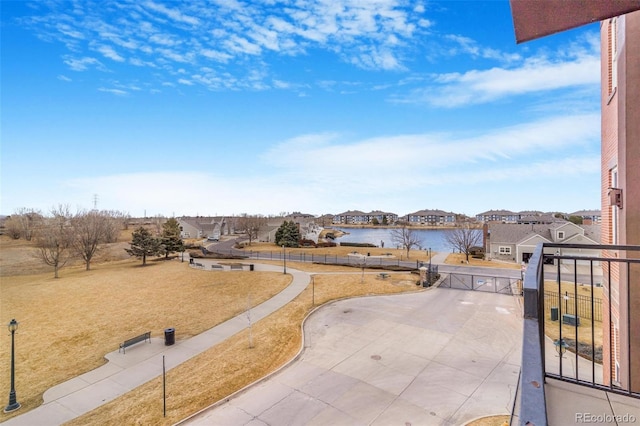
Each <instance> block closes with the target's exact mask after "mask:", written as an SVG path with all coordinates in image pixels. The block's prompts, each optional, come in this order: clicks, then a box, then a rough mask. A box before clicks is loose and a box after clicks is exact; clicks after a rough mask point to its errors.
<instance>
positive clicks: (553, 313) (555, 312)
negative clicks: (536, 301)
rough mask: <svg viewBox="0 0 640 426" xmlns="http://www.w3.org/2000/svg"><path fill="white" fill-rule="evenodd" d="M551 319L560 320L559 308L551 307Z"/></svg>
mask: <svg viewBox="0 0 640 426" xmlns="http://www.w3.org/2000/svg"><path fill="white" fill-rule="evenodd" d="M551 321H558V308H557V307H553V306H552V307H551Z"/></svg>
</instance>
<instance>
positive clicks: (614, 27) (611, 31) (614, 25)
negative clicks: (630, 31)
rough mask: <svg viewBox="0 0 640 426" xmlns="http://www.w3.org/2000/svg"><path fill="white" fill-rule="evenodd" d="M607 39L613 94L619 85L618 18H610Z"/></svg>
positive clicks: (611, 91) (610, 82) (610, 86)
mask: <svg viewBox="0 0 640 426" xmlns="http://www.w3.org/2000/svg"><path fill="white" fill-rule="evenodd" d="M607 39H608V40H607V41H608V46H607V65H608V66H607V68H608V71H609V81H608V89H609V95H612V94H613V92H614V91H615V89H616V87H617V86H618V18H611V19H610V20H609V27H608V29H607Z"/></svg>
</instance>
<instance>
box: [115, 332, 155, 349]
mask: <svg viewBox="0 0 640 426" xmlns="http://www.w3.org/2000/svg"><path fill="white" fill-rule="evenodd" d="M147 340H148V341H149V343H151V332H150V331H147V332H146V333H142V334H141V335H139V336H136V337H132V338H131V339H128V340H125V341H124V342H122V343H120V348H119V349H118V352H120V350H122V353H126V352H125V349H126V348H128V347H129V346H131V345H135V344H136V343H140V342H146V341H147Z"/></svg>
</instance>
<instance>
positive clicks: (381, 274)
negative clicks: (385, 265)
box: [378, 272, 389, 280]
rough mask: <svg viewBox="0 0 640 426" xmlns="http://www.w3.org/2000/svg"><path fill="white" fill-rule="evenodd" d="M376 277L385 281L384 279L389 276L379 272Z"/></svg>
mask: <svg viewBox="0 0 640 426" xmlns="http://www.w3.org/2000/svg"><path fill="white" fill-rule="evenodd" d="M378 276H379V277H380V278H382V279H383V280H385V279H387V278H388V277H389V274H387V273H386V272H380V273H379V274H378Z"/></svg>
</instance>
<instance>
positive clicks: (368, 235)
mask: <svg viewBox="0 0 640 426" xmlns="http://www.w3.org/2000/svg"><path fill="white" fill-rule="evenodd" d="M331 228H332V229H337V230H340V231H342V232H345V233H347V234H346V235H343V236H342V237H340V238H336V239H335V242H336V243H343V242H349V243H369V244H375V245H376V246H378V247H381V246H382V243H384V247H388V248H398V247H397V245H396V244H394V243H393V238H391V229H392V228H341V227H339V226H332V227H331ZM413 232H415V233H416V234H417V235H418V239H419V240H420V248H421V249H422V250H427V249H429V248H430V249H431V250H432V251H437V252H446V253H451V252H452V251H453V249H452V248H451V247H450V246H449V244H448V243H447V240H446V237H445V236H446V235H447V233H450V232H452V230H451V229H414V230H413ZM477 232H482V231H481V230H478V231H477Z"/></svg>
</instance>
